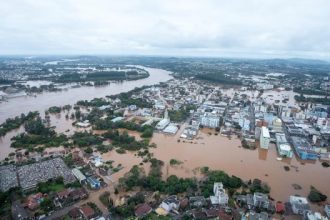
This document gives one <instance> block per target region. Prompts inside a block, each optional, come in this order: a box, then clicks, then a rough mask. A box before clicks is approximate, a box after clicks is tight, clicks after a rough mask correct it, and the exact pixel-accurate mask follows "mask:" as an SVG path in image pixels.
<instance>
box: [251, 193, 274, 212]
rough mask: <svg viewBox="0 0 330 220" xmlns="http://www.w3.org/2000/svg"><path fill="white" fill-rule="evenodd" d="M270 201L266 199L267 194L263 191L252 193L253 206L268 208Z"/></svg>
mask: <svg viewBox="0 0 330 220" xmlns="http://www.w3.org/2000/svg"><path fill="white" fill-rule="evenodd" d="M269 204H270V201H269V199H268V196H267V195H266V194H264V193H258V192H256V193H254V194H253V205H254V207H258V208H263V209H268V208H269Z"/></svg>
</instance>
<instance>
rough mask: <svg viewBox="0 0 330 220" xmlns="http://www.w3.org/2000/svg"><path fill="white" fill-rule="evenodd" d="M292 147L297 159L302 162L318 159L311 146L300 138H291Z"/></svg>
mask: <svg viewBox="0 0 330 220" xmlns="http://www.w3.org/2000/svg"><path fill="white" fill-rule="evenodd" d="M291 139H292V144H293V147H294V149H295V151H296V153H297V155H298V157H299V158H300V159H302V160H316V159H318V154H317V153H316V152H315V149H314V147H313V146H311V145H310V143H309V142H308V141H307V140H306V139H305V138H302V137H291Z"/></svg>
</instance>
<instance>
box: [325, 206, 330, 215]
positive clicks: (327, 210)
mask: <svg viewBox="0 0 330 220" xmlns="http://www.w3.org/2000/svg"><path fill="white" fill-rule="evenodd" d="M324 212H325V214H326V215H327V217H328V218H330V204H329V205H325V207H324Z"/></svg>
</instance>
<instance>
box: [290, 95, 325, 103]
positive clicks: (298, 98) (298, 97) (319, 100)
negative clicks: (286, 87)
mask: <svg viewBox="0 0 330 220" xmlns="http://www.w3.org/2000/svg"><path fill="white" fill-rule="evenodd" d="M294 99H295V100H296V101H297V102H311V103H320V104H324V105H330V98H328V97H325V98H309V97H305V96H303V95H295V96H294Z"/></svg>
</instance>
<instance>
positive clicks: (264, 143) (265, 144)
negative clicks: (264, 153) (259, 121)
mask: <svg viewBox="0 0 330 220" xmlns="http://www.w3.org/2000/svg"><path fill="white" fill-rule="evenodd" d="M269 141H270V135H269V130H268V128H266V127H264V126H262V127H261V134H260V147H261V148H262V149H268V148H269Z"/></svg>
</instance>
